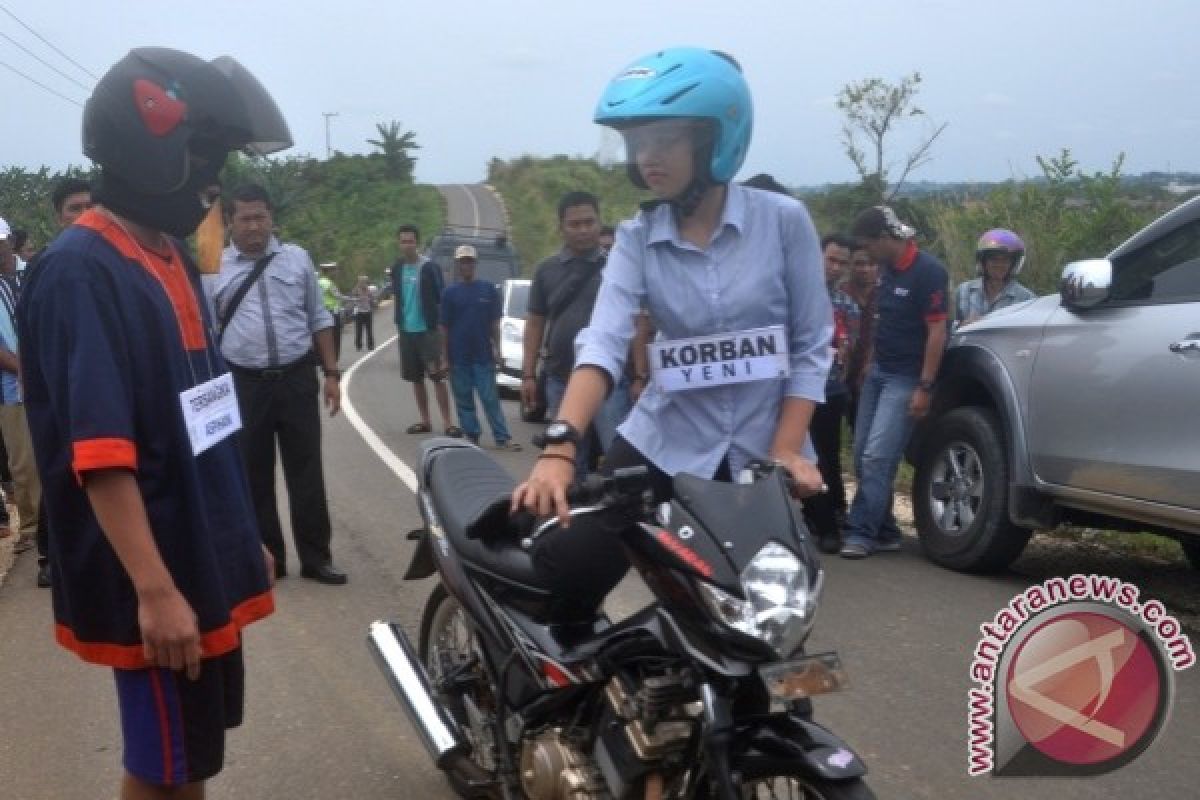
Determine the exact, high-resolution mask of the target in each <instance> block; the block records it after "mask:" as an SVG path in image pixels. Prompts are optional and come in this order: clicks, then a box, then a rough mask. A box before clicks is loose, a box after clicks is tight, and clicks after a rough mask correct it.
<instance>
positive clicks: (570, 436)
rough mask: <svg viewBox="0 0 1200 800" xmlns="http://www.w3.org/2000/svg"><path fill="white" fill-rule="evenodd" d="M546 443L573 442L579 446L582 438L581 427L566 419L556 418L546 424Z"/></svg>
mask: <svg viewBox="0 0 1200 800" xmlns="http://www.w3.org/2000/svg"><path fill="white" fill-rule="evenodd" d="M545 438H546V444H573V445H575V446H576V447H578V446H579V440H580V439H581V438H582V437H581V436H580V434H579V429H578V428H576V427H575V426H574V425H572V424H571V423H569V422H567V421H566V420H565V419H556V420H554V422H551V423H550V424H549V425H547V426H546V431H545Z"/></svg>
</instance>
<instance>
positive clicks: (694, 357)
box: [648, 325, 789, 392]
mask: <svg viewBox="0 0 1200 800" xmlns="http://www.w3.org/2000/svg"><path fill="white" fill-rule="evenodd" d="M648 350H649V354H650V366H651V369H652V370H653V371H654V383H655V385H656V386H658V388H660V389H662V390H664V391H668V392H675V391H680V390H683V389H699V388H702V387H706V386H724V385H726V384H731V383H746V382H748V381H764V380H772V379H779V378H782V377H784V376H786V375H787V374H788V369H789V363H788V347H787V332H786V331H785V329H784V327H783V326H782V325H772V326H771V327H769V328H754V329H753V330H748V331H732V332H729V333H716V334H712V335H711V336H697V337H695V338H692V339H670V340H667V341H662V342H652V343H651V344H650V345H648Z"/></svg>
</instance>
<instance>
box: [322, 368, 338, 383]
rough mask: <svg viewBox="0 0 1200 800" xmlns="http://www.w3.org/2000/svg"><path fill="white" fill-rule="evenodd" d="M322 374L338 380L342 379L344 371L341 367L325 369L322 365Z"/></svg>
mask: <svg viewBox="0 0 1200 800" xmlns="http://www.w3.org/2000/svg"><path fill="white" fill-rule="evenodd" d="M321 374H322V375H324V376H325V377H326V378H333V379H334V380H338V381H340V380H341V379H342V371H341V370H340V369H325V368H324V367H321Z"/></svg>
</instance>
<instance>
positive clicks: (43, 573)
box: [37, 564, 50, 589]
mask: <svg viewBox="0 0 1200 800" xmlns="http://www.w3.org/2000/svg"><path fill="white" fill-rule="evenodd" d="M37 585H38V588H39V589H49V588H50V565H49V564H42V565H41V566H40V567H38V574H37Z"/></svg>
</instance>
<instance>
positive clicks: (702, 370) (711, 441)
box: [513, 48, 833, 558]
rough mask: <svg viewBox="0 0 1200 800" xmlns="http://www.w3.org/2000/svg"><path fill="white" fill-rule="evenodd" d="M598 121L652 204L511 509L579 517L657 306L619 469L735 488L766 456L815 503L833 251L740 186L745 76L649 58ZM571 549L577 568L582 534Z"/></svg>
mask: <svg viewBox="0 0 1200 800" xmlns="http://www.w3.org/2000/svg"><path fill="white" fill-rule="evenodd" d="M595 120H596V122H598V123H600V124H601V125H607V126H609V127H612V128H615V129H616V130H617V131H619V132H620V133H621V134H622V136H623V137H624V140H625V147H626V151H627V157H628V170H629V176H630V179H631V180H632V181H633V183H634V184H636V185H637V186H640V187H643V188H647V189H649V190H650V191H651V192H652V193H653V194H654V199H653V200H652V201H650V202H648V203H645V204H643V206H642V211H641V212H640V213H639V214H638V215H637V216H636V217H635V218H634V219H633V220H630V221H627V222H624V223H622V224H621V227H620V229H619V231H618V233H617V238H616V242H615V244H614V246H613V249H612V252H611V253H610V254H609V256H608V262H607V265H606V267H605V269H604V274H603V282H602V285H601V288H600V293H599V296H598V297H597V300H596V306H595V310H594V311H593V313H592V319H591V324H590V325H589V326H588V327H587V328H585V329H584V330H583V331H582V332H581V333H580V334H579V337H578V339H577V340H576V344H575V347H576V368H575V371H574V372H573V373H572V375H571V379H570V382H569V383H568V386H567V391H566V395H565V397H564V399H563V402H562V406H561V409H560V419H558V420H556V421H555V422H553V423H551V424H550V425H549V426H547V429H546V436H547V442H548V444H547V446H546V449H545V451H544V452H543V453H542V455H541V456H540V458H539V460H538V462H537V464H536V465H535V466H534V469H533V471H532V473H531V474H530V476H529V478H528V480H527V481H526V482H525V483H523V484H522V485H521V486H519V487H518V488H517V490H516V491H515V493H514V495H513V508H514V509H516V508H518V507H524V508H525V509H527V510H529V511H531V512H534V513H536V514H538V515H549V514H552V513H555V514H557V515H559V516H560V517H561V518H563V520H564V522H565V520H566V516H565V515H566V511H567V503H566V497H565V490H566V488H567V487H568V486H569V485H570V483H571V480H572V475H573V470H574V466H573V458H574V449H575V440H576V439H577V438H578V435H579V434H578V432H579V431H582V430H586V428H587V425H588V423H589V422H590V421H591V418H592V416H593V414H594V413H595V412H596V409H597V408H598V407H599V405H600V403H601V401H602V400H603V399H604V397H605V395H606V394H607V392H608V391H609V389H610V387H611V385H612V382H613V376H617V375H620V374H621V371H622V369H624V366H625V358H626V355H627V353H628V348H629V342H630V340H631V338H632V337H633V335H634V332H635V316H636V315H637V314H638V313H639V312H641V311H643V310H644V311H646V312H648V313H649V315H650V317H651V318H652V319H653V321H654V324H655V326H656V328H657V330H658V338H657V340H656V342H655V343H654V344H653V345H652V346H651V353H650V367H651V375H649V376H648V378H649V381H648V385H647V388H646V389H645V391H643V392H642V394H641V396H640V397H639V399H638V402H637V405H636V406H635V407H634V409H633V411H632V412H631V413H630V415H629V417H628V419H626V421H625V422H624V423H623V424H622V425H621V426H620V428H619V429H618V432H619V436H618V437H617V440H616V442H614V446H613V449H612V451H611V452H610V453H609V455H608V456H607V457H606V464H607V466H609V467H614V468H615V467H622V466H630V465H633V464H647V465H648V466H650V467H651V474H652V476H654V483H655V492H656V494H657V495H658V496H659V498H660V499H662V498H665V497H667V496H669V493H670V485H671V484H670V479H669V476H671V475H674V474H675V473H677V472H681V471H682V472H689V473H692V474H695V475H699V476H701V477H705V478H712V477H713V476H731V475H736V474H737V473H738V472H739V471H740V470H741V468H742V467H743V466H744V465H745V464H746V463H747V462H749V461H751V460H754V459H774V460H777V461H779V462H781V463H782V464H783V465H784V466H785V467H786V468H787V469H788V470H789V471H790V472H791V474H792V476H793V477H794V478H795V480H796V484H797V487H798V492H799V493H800V494H812V493H814V492H816V491H819V490H820V488H821V478H820V474H819V473H818V472H817V469H816V467H815V466H814V464H813V463H812V455H811V448H809V446H808V444H807V435H808V423H809V420H810V418H811V416H812V411H813V407H814V405H815V404H816V403H818V402H821V401H822V400H823V399H824V384H825V375H826V373H827V372H828V370H829V365H830V353H831V351H830V340H831V337H832V331H833V318H832V313H831V310H830V305H829V298H828V294H827V292H826V291H825V288H824V277H823V270H822V265H821V253H820V249H819V244H818V239H817V235H816V232H815V231H814V229H813V225H812V221H811V220H810V219H809V216H808V213H807V211H806V210H805V209H804V206H803V205H801V204H800V203H799V202H797V201H796V200H795V199H793V198H792V197H790V196H783V195H779V194H775V193H770V192H764V191H758V190H754V189H748V188H745V187H743V186H739V185H737V184H735V183H733V182H732V179H733V177H734V175H735V174H736V173H737V171H738V168H739V167H741V165H742V162H743V160H744V159H745V157H746V151H747V150H748V149H749V146H750V133H751V128H752V127H753V109H752V104H751V98H750V91H749V88H748V87H747V85H746V81H745V79H744V78H743V77H742V73H741V69H740V68H739V66H738V65H737V63H736V62H735V61H734V60H733V59H732V58H730V57H729V56H726V55H724V54H722V53H718V52H714V51H711V50H703V49H698V48H674V49H670V50H662V51H659V52H656V53H652V54H650V55H648V56H646V57H644V58H641V59H639V60H637V61H635V62H634V63H633V64H630V65H629V66H628V67H627V68H625V69H624V70H622V71H621V72H620V73H619V74H618V75H617V76H616V77H615V78H613V79H612V81H610V83H609V84H608V87H607V88H606V89H605V91H604V94H603V96H602V97H601V98H600V102H599V104H598V105H597V107H596V113H595ZM581 533H582V531H581ZM563 538H570V539H572V540H573V543H572V546H573V555H572V554H570V553H568V554H565V555H568V556H571V557H572V558H579V557H580V556H579V547H580V545H581V544H582V543H581V542H580V538H582V537H577V536H571V537H563Z"/></svg>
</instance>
